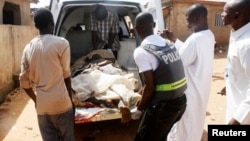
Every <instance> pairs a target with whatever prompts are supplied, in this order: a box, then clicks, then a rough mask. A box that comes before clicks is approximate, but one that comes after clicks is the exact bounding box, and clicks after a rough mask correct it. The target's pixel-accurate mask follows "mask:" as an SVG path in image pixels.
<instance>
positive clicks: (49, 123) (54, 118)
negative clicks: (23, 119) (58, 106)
mask: <svg viewBox="0 0 250 141" xmlns="http://www.w3.org/2000/svg"><path fill="white" fill-rule="evenodd" d="M73 114H74V111H73V108H72V109H70V110H69V111H67V112H65V113H62V114H57V115H38V116H37V117H38V125H39V129H40V132H41V135H42V138H43V141H74V140H75V136H74V115H73Z"/></svg>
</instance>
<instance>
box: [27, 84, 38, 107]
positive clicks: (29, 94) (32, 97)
mask: <svg viewBox="0 0 250 141" xmlns="http://www.w3.org/2000/svg"><path fill="white" fill-rule="evenodd" d="M24 91H25V92H26V93H27V94H28V96H29V97H30V98H31V99H32V100H33V101H34V103H35V105H36V94H35V92H34V91H33V89H32V88H29V89H24Z"/></svg>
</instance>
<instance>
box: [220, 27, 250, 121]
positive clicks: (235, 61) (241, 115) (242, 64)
mask: <svg viewBox="0 0 250 141" xmlns="http://www.w3.org/2000/svg"><path fill="white" fill-rule="evenodd" d="M225 80H226V92H227V95H226V96H227V110H226V123H228V122H229V120H230V119H231V118H234V119H236V120H237V121H239V122H240V123H241V124H250V23H248V24H247V25H245V26H243V27H241V28H240V29H238V30H237V31H231V36H230V42H229V50H228V55H227V65H226V68H225Z"/></svg>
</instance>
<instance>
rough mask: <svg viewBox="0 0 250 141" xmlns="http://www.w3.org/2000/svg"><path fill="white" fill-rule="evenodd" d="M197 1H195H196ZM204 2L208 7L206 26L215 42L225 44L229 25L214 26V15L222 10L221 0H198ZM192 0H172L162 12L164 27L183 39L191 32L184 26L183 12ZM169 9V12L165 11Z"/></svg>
mask: <svg viewBox="0 0 250 141" xmlns="http://www.w3.org/2000/svg"><path fill="white" fill-rule="evenodd" d="M196 2H197V1H196ZM198 2H199V3H202V4H204V5H205V6H206V7H207V9H208V26H209V28H210V29H211V30H212V32H213V33H214V35H215V39H216V42H217V43H218V44H226V43H228V40H229V34H230V29H231V28H230V27H228V26H215V15H216V14H219V13H221V12H222V11H223V6H224V3H223V2H214V1H212V2H209V1H198ZM193 3H194V2H193V1H188V0H186V1H180V0H179V1H172V4H171V7H168V8H165V10H163V13H167V14H168V15H165V19H166V21H165V23H166V28H169V29H170V30H172V31H173V32H174V33H175V34H176V36H177V37H179V38H180V39H181V40H183V41H185V40H186V38H187V37H188V36H189V35H190V34H191V32H190V31H189V30H188V29H187V26H186V17H185V13H186V10H187V8H188V7H189V6H191V5H192V4H193ZM167 10H169V12H167Z"/></svg>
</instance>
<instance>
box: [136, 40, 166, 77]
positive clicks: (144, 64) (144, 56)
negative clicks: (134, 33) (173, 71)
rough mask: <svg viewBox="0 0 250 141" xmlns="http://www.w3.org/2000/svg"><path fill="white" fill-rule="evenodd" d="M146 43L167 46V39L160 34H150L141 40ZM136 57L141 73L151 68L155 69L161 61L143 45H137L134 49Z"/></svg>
mask: <svg viewBox="0 0 250 141" xmlns="http://www.w3.org/2000/svg"><path fill="white" fill-rule="evenodd" d="M145 44H151V45H156V46H160V47H165V46H166V40H165V39H163V38H162V37H161V36H159V35H150V36H147V37H146V38H145V39H144V40H143V41H142V42H141V45H145ZM134 59H135V63H136V65H137V67H138V70H139V73H141V72H145V71H149V70H155V69H156V68H157V67H158V65H159V62H158V60H157V59H156V57H155V56H154V55H153V54H151V53H149V52H148V51H146V50H144V49H143V48H141V47H137V48H136V49H135V50H134Z"/></svg>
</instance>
